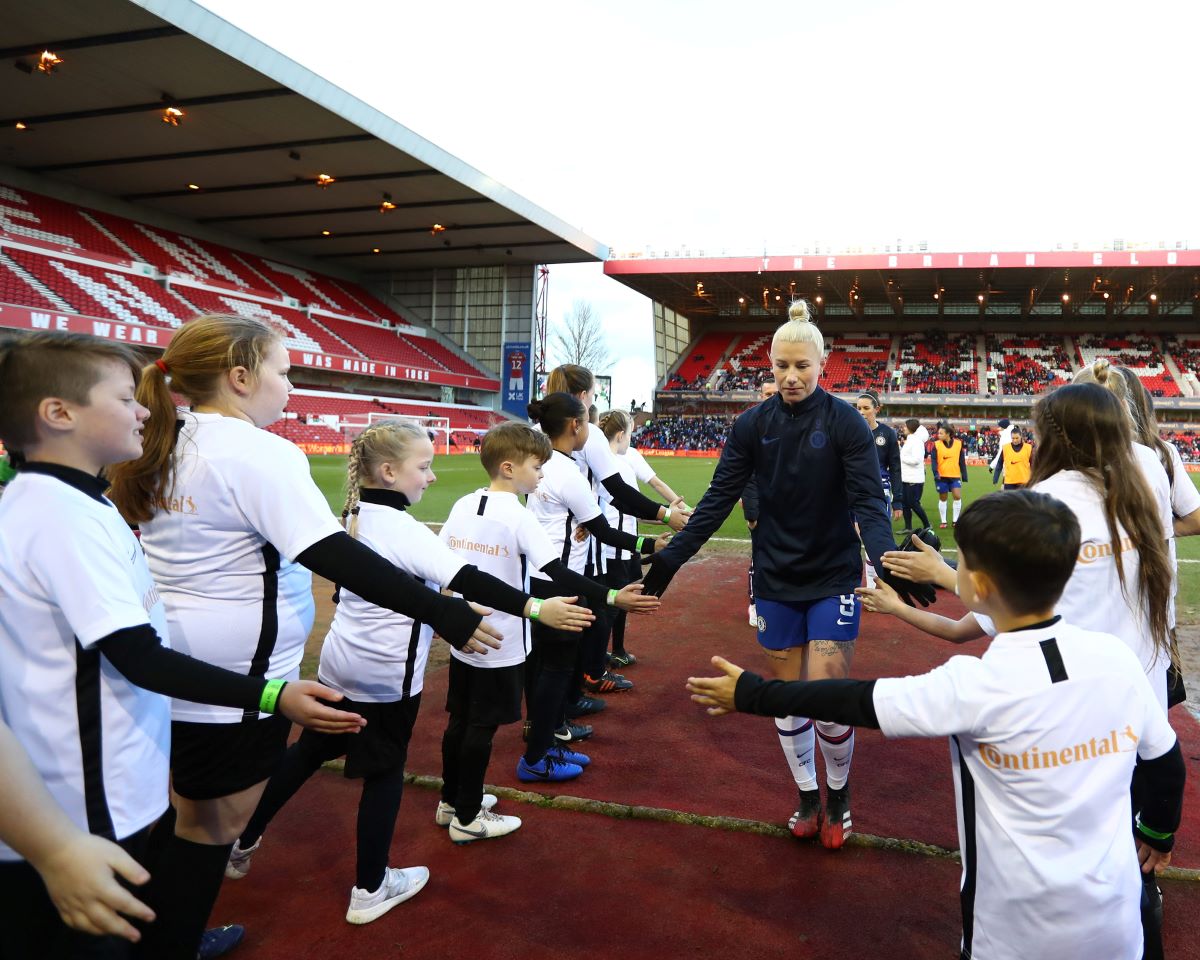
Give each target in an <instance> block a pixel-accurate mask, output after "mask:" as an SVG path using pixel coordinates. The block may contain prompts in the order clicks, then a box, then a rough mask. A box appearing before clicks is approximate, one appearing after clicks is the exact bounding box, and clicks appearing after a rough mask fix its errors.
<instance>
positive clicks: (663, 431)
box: [633, 416, 1200, 463]
mask: <svg viewBox="0 0 1200 960" xmlns="http://www.w3.org/2000/svg"><path fill="white" fill-rule="evenodd" d="M733 420H734V418H733V417H678V416H669V417H655V418H654V419H653V420H651V421H650V422H649V423H647V424H646V425H645V426H643V427H640V428H638V429H637V430H635V431H634V434H633V446H635V447H637V448H638V449H641V450H719V449H721V448H722V447H723V446H724V445H725V436H726V434H728V433H729V427H730V425H731V424H732V423H733ZM932 425H933V423H932V421H931V422H930V424H929V426H932ZM892 426H893V427H894V428H897V429H898V431H899V433H900V436H901V437H903V435H904V424H903V422H901V421H897V422H896V423H893V424H892ZM959 436H961V437H962V440H963V443H964V445H965V446H966V450H967V456H968V457H978V458H980V459H983V460H988V461H991V460H992V458H993V457H995V456H996V453H997V452H998V451H999V449H1000V431H999V430H997V429H995V428H993V427H980V428H978V429H975V430H969V431H965V432H962V433H960V434H959ZM1162 436H1163V439H1164V440H1167V441H1168V442H1169V443H1173V444H1175V446H1176V447H1178V448H1179V453H1180V455H1181V456H1182V457H1183V459H1184V461H1185V462H1187V463H1200V433H1197V432H1196V431H1194V430H1163V431H1162ZM931 442H932V441H931Z"/></svg>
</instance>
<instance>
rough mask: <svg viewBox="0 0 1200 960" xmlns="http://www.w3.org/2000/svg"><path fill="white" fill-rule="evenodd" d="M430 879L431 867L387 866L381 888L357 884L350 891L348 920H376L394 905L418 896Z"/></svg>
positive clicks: (356, 921) (367, 921) (351, 921)
mask: <svg viewBox="0 0 1200 960" xmlns="http://www.w3.org/2000/svg"><path fill="white" fill-rule="evenodd" d="M428 882H429V868H428V867H388V868H387V870H385V871H384V873H383V883H381V884H380V885H379V889H378V890H375V891H369V890H360V889H359V888H358V887H355V888H354V889H353V890H351V891H350V909H349V910H347V911H346V921H347V922H348V923H360V924H361V923H370V922H371V921H372V920H377V919H379V918H380V917H382V916H383V915H384V914H385V913H387V912H388V911H389V910H391V909H392V907H394V906H396V905H397V904H400V903H403V902H404V901H405V900H409V899H411V898H412V897H415V896H416V895H417V894H418V893H420V892H421V890H422V889H424V887H425V884H427V883H428Z"/></svg>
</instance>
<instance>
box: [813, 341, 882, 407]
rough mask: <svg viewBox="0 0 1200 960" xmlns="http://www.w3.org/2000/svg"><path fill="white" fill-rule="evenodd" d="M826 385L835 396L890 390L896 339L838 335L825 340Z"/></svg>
mask: <svg viewBox="0 0 1200 960" xmlns="http://www.w3.org/2000/svg"><path fill="white" fill-rule="evenodd" d="M825 347H826V359H825V373H824V384H825V389H826V390H829V391H830V392H831V393H852V392H854V391H858V390H875V391H880V390H886V389H887V384H888V379H889V377H888V358H889V357H890V356H891V353H892V338H891V337H886V336H874V337H872V336H862V337H857V336H837V337H829V338H828V339H826V341H825Z"/></svg>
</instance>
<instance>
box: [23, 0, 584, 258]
mask: <svg viewBox="0 0 1200 960" xmlns="http://www.w3.org/2000/svg"><path fill="white" fill-rule="evenodd" d="M4 27H5V29H4V38H5V39H4V41H3V42H4V47H3V48H2V49H0V59H3V60H6V61H7V62H8V64H9V65H10V66H15V67H16V68H17V69H16V70H14V71H13V72H12V73H10V74H8V79H7V80H6V81H5V84H4V90H5V97H4V104H3V106H0V114H2V115H3V116H2V117H0V163H3V164H8V165H10V166H12V167H16V168H20V169H23V170H26V171H28V172H29V173H32V174H37V175H39V176H44V177H46V178H49V179H52V180H59V181H65V182H66V183H68V184H71V185H73V186H76V187H80V188H83V189H86V190H90V191H94V192H96V193H100V194H104V195H106V196H115V197H120V198H121V199H123V200H126V201H129V202H131V203H134V204H137V205H139V206H143V207H147V208H151V209H154V210H158V211H163V212H165V213H168V214H171V215H174V216H178V217H183V218H185V219H188V220H192V221H195V222H198V223H201V224H206V225H209V226H211V227H212V228H213V229H218V230H221V231H223V232H225V233H227V234H231V235H235V236H241V237H245V238H247V239H251V240H254V241H260V242H264V243H267V244H269V245H271V246H272V247H273V248H275V249H277V250H278V251H279V254H278V256H279V257H280V259H286V258H287V257H288V254H289V253H295V254H297V255H301V256H305V257H312V258H315V259H318V260H325V261H326V262H329V263H335V264H339V265H342V266H343V267H345V268H347V269H350V270H354V271H363V272H365V271H377V270H391V269H411V268H415V267H461V266H475V265H491V264H496V263H504V262H518V263H567V262H579V261H594V260H602V259H604V258H605V257H606V256H607V255H608V248H607V247H605V246H602V245H601V244H600V243H598V242H597V241H596V240H593V239H592V238H591V237H589V236H587V235H586V234H584V233H582V232H581V231H579V230H576V229H575V228H573V227H571V226H569V225H568V224H566V223H564V222H562V221H561V220H559V219H557V218H556V217H554V216H552V215H551V214H549V213H547V212H546V211H545V210H542V209H540V208H539V207H537V206H535V205H534V204H532V203H530V202H529V201H528V200H526V199H525V198H524V197H521V196H519V195H517V194H516V193H514V192H512V191H511V190H509V189H508V188H507V187H505V186H503V185H501V184H499V183H497V182H496V181H494V180H492V179H491V178H489V177H487V176H486V175H485V174H483V173H481V172H480V171H478V170H476V169H474V168H473V167H470V166H468V165H467V164H465V163H463V162H462V161H461V160H458V159H457V158H456V157H453V156H451V155H450V154H448V153H446V152H445V151H443V150H441V149H439V148H438V147H436V146H434V145H433V144H432V143H430V142H429V141H427V140H424V139H422V138H421V137H419V136H417V134H415V133H413V132H412V131H411V130H409V129H408V128H406V127H404V126H402V125H401V124H399V123H397V122H396V121H394V120H392V119H391V118H389V117H388V116H386V115H385V114H383V113H381V112H379V111H378V110H375V109H374V108H372V107H370V106H368V105H367V104H365V103H363V102H362V101H361V100H357V99H355V98H354V97H352V96H350V95H349V94H347V93H346V92H345V91H343V90H341V89H339V88H338V87H335V86H334V85H333V84H331V83H329V82H328V81H326V80H324V79H322V78H321V77H320V76H318V75H317V74H314V73H312V72H311V71H309V70H307V69H305V68H304V67H301V66H300V65H299V64H297V63H295V62H294V61H292V60H289V59H288V58H287V57H285V56H283V55H282V54H280V53H278V52H277V51H275V50H273V49H271V48H270V47H268V46H266V45H265V44H263V43H261V42H260V41H258V40H256V39H255V38H253V37H251V36H250V35H248V34H246V33H244V32H242V31H241V30H238V29H237V28H235V27H233V26H232V25H231V24H229V23H228V22H226V21H224V20H222V19H221V18H219V17H217V16H216V15H215V14H212V13H210V12H209V11H207V10H205V9H204V8H203V7H200V6H198V5H197V4H195V3H192V2H190V0H134V2H130V0H88V2H87V3H84V4H81V3H78V2H77V0H12V2H9V3H6V4H5V6H4ZM43 51H49V52H50V53H52V54H54V55H56V56H57V57H58V58H60V59H61V61H62V63H61V64H59V65H58V66H57V67H53V66H52V69H51V72H50V73H49V74H47V73H46V72H44V71H43V70H41V69H39V61H40V58H41V56H42V52H43ZM18 70H19V71H21V72H22V74H24V75H20V74H18V72H17V71H18ZM396 82H397V83H406V82H411V83H414V84H415V83H419V82H421V80H420V78H407V77H405V76H404V74H403V59H402V58H401V57H397V77H396ZM167 108H173V109H175V110H179V111H182V116H178V117H176V119H177V120H178V124H177V125H175V124H172V123H171V122H168V121H166V120H165V114H164V111H165V110H166V109H167ZM514 135H518V134H514ZM322 174H327V175H329V176H331V177H333V178H334V182H333V183H331V184H330V185H329V186H327V187H322V186H319V185H318V183H317V180H318V177H319V176H320V175H322ZM192 185H194V187H193V186H192ZM197 188H198V189H197ZM385 200H386V201H388V202H389V203H392V204H394V205H395V206H394V208H393V209H389V210H387V212H382V211H381V206H382V205H383V204H384V201H385ZM435 224H438V225H441V226H443V227H445V230H444V231H441V230H437V229H436V228H435V226H434V225H435ZM323 231H328V235H326V234H324V233H323ZM376 248H378V250H379V252H378V253H375V252H373V251H374V250H375V249H376Z"/></svg>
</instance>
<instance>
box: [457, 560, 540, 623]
mask: <svg viewBox="0 0 1200 960" xmlns="http://www.w3.org/2000/svg"><path fill="white" fill-rule="evenodd" d="M446 586H447V587H449V588H450V589H451V590H453V591H454V592H455V593H461V594H462V595H463V596H464V597H466V598H468V599H469V600H474V601H475V602H476V603H482V604H483V605H484V606H486V607H492V608H493V609H496V610H500V611H502V612H503V613H511V614H512V615H513V616H514V617H523V616H525V604H526V603H528V602H529V595H528V594H526V593H523V592H522V591H520V590H518V589H517V588H516V587H510V586H509V585H508V584H507V583H505V582H504V581H503V580H500V579H499V578H497V577H493V576H492V575H491V574H490V573H484V572H483V571H482V570H480V569H479V568H478V567H475V566H472V565H470V564H468V565H467V566H465V567H463V568H462V569H461V570H459V571H458V574H457V575H456V576H455V577H454V579H453V580H451V581H450V582H449V583H448V584H446Z"/></svg>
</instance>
